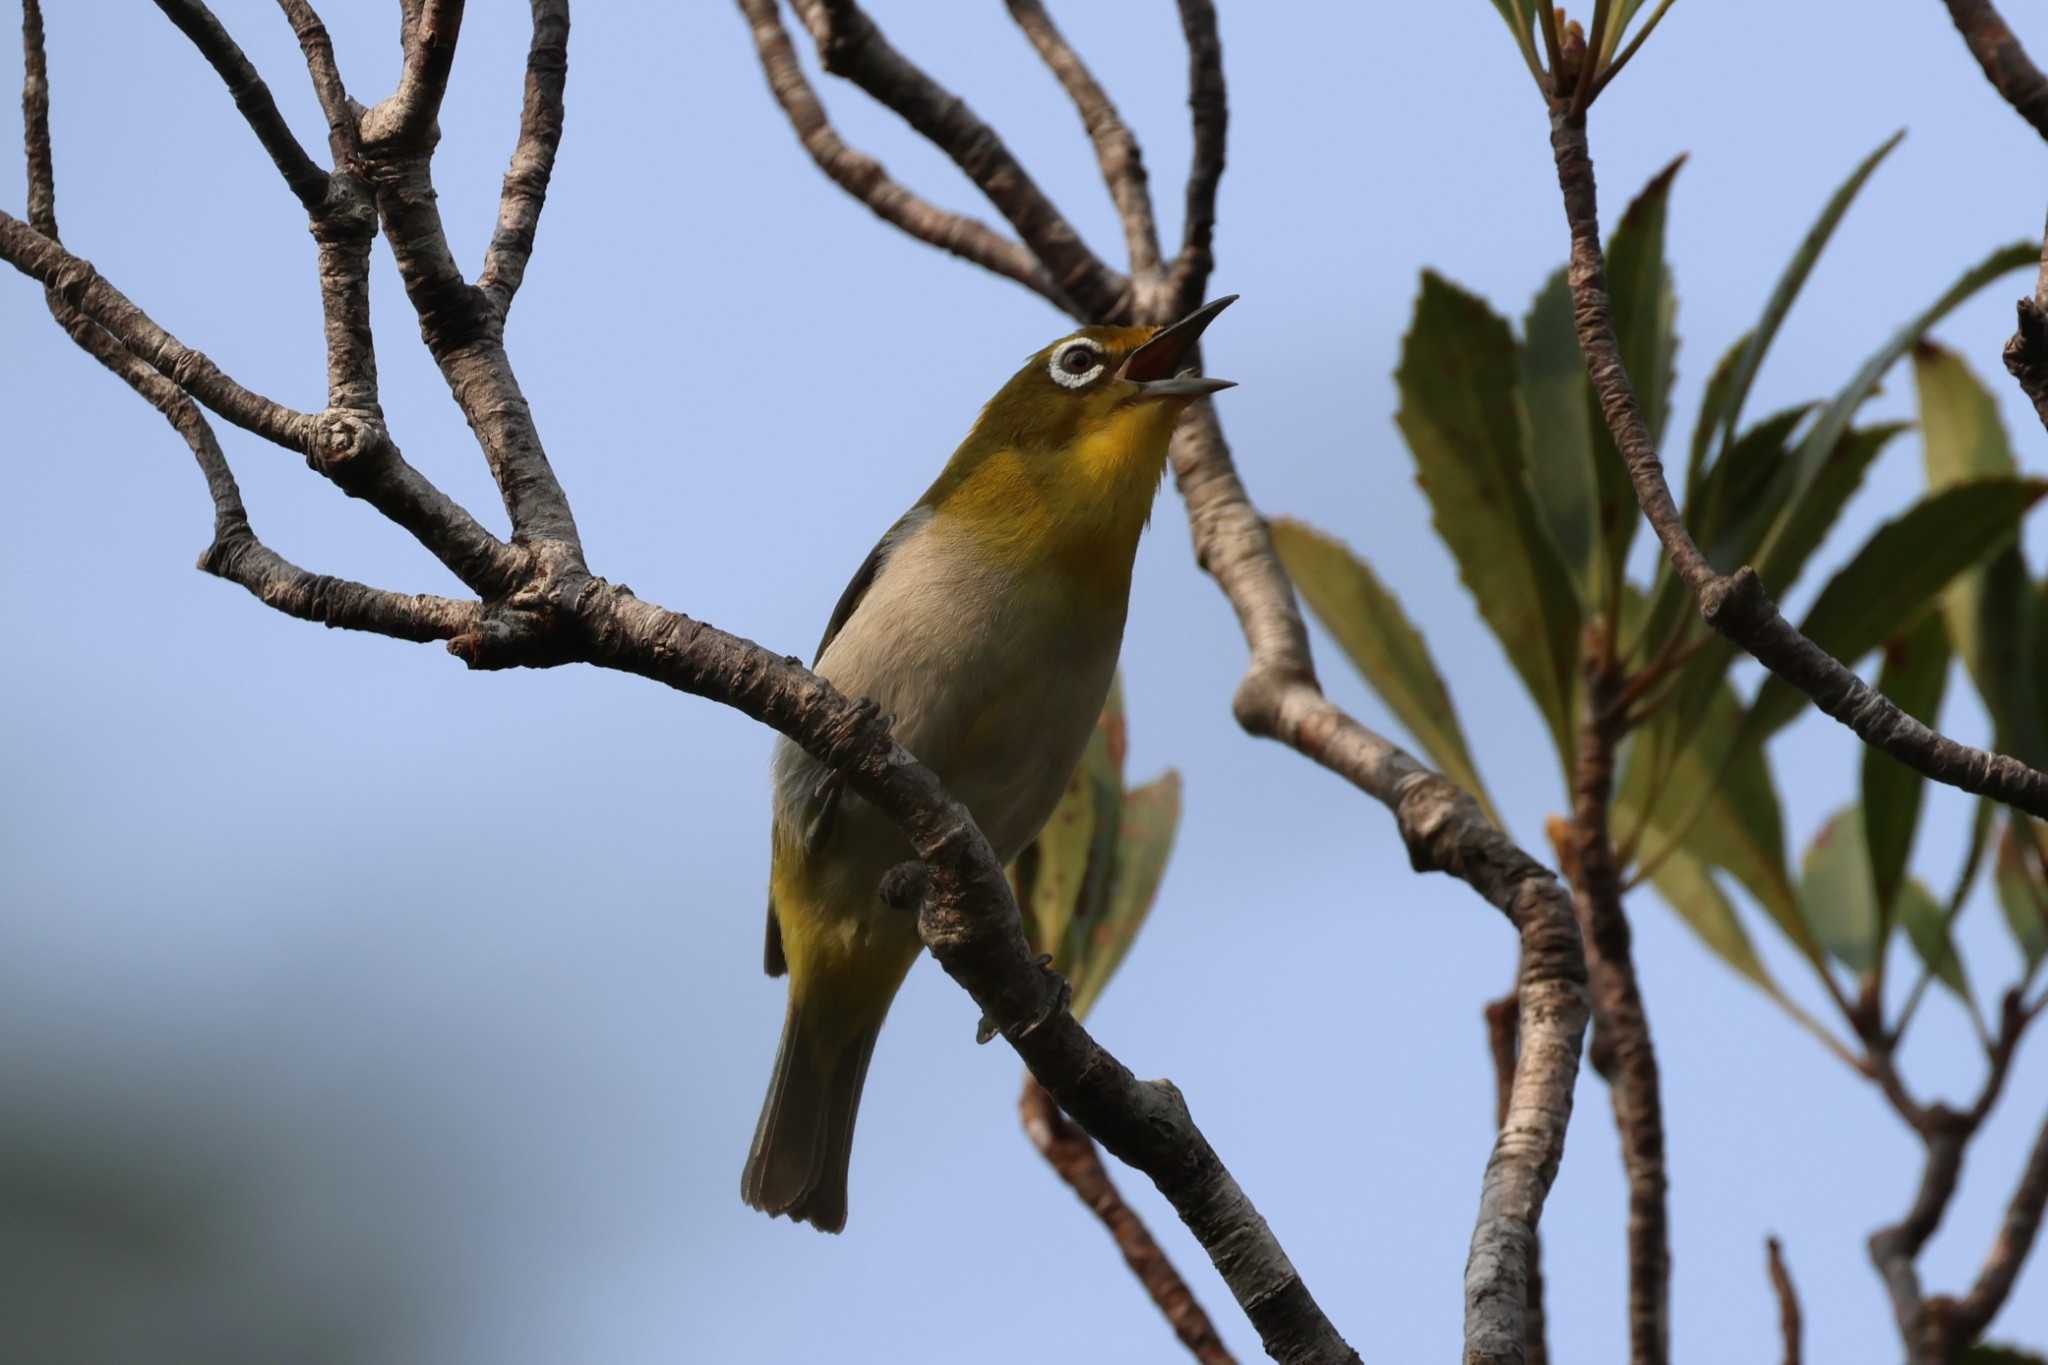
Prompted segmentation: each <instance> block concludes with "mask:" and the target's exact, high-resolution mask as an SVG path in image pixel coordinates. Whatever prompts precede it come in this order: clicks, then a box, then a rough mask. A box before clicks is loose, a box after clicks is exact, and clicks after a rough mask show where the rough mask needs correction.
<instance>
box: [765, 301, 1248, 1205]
mask: <svg viewBox="0 0 2048 1365" xmlns="http://www.w3.org/2000/svg"><path fill="white" fill-rule="evenodd" d="M1235 297H1236V296H1235V295H1231V296H1229V297H1226V298H1222V299H1218V300H1217V301H1216V302H1214V303H1211V304H1209V305H1207V306H1206V307H1203V308H1201V309H1199V310H1197V311H1195V312H1194V313H1191V314H1189V315H1188V316H1187V317H1185V318H1183V319H1181V320H1180V321H1179V322H1176V323H1174V324H1173V325H1171V326H1169V327H1157V328H1155V327H1084V328H1082V329H1081V330H1080V331H1078V332H1075V333H1073V334H1072V335H1069V336H1066V337H1063V338H1061V339H1060V340H1058V341H1056V342H1054V343H1053V344H1052V345H1050V346H1048V347H1046V348H1045V349H1044V350H1042V351H1040V352H1039V353H1038V354H1037V355H1034V356H1032V357H1031V359H1030V360H1028V361H1026V362H1025V364H1024V368H1022V369H1021V370H1019V371H1017V373H1016V374H1015V375H1014V376H1012V377H1011V379H1010V382H1009V383H1007V384H1005V385H1003V387H1002V389H1001V391H1000V392H998V393H997V394H996V396H995V397H994V398H992V399H990V400H989V402H988V405H987V406H986V407H984V408H983V409H982V411H981V416H980V418H979V419H978V420H976V422H975V424H974V428H973V430H971V431H969V432H968V433H967V439H966V440H965V441H963V442H961V444H960V448H959V449H958V450H956V451H955V452H954V453H953V458H952V459H951V460H949V461H947V463H946V467H945V469H944V471H942V472H941V473H940V475H939V477H938V480H937V482H935V483H934V484H932V486H931V488H930V489H928V490H927V491H926V492H925V495H924V496H923V497H922V498H920V499H918V501H917V505H916V506H914V507H912V508H911V509H910V511H908V512H906V513H905V514H904V515H903V516H902V518H901V519H899V520H898V521H897V523H896V524H895V525H894V526H892V527H890V528H889V531H888V533H887V534H886V535H884V536H883V537H882V540H881V543H880V544H879V545H877V546H875V549H874V552H873V553H872V554H870V555H869V556H868V557H867V562H866V563H864V564H862V565H861V566H860V571H859V572H858V573H856V574H855V575H854V576H853V582H852V583H851V584H849V585H848V586H847V589H846V592H845V593H844V594H843V595H842V596H841V597H840V599H839V605H838V606H837V607H835V608H834V609H833V611H832V619H831V622H830V624H828V625H827V626H826V627H825V638H824V639H823V640H822V641H821V642H820V643H819V646H818V656H817V661H816V664H815V667H816V669H817V671H818V673H819V675H820V676H822V677H824V678H826V679H828V680H830V681H831V682H832V683H833V685H834V686H836V687H838V688H839V690H840V691H842V692H845V693H847V694H848V695H849V696H855V697H865V698H868V699H869V700H871V701H873V702H874V703H875V704H876V705H878V706H879V707H880V708H881V709H882V711H883V713H884V714H886V715H888V716H891V717H893V722H892V724H893V731H894V734H895V736H896V738H897V740H898V741H900V742H901V743H902V744H903V745H904V747H905V748H907V749H909V750H910V752H911V753H913V754H915V755H916V756H917V757H918V759H919V760H921V761H922V762H923V763H925V764H926V765H927V766H929V767H930V768H931V769H932V770H933V771H934V772H936V773H937V774H938V776H939V778H940V779H941V780H942V781H944V783H945V784H946V787H947V789H948V790H949V791H950V792H951V793H952V794H953V795H954V796H955V797H956V798H958V799H959V800H960V801H962V802H964V803H965V804H966V806H967V808H968V810H969V811H971V812H972V813H973V815H974V819H975V823H976V824H978V825H979V826H980V827H981V832H982V833H983V834H984V835H986V836H987V838H988V841H989V844H990V846H991V847H992V848H993V849H994V850H995V855H996V857H997V858H998V859H999V860H1000V861H1002V862H1004V863H1008V862H1009V861H1010V860H1011V859H1013V858H1015V857H1016V856H1017V855H1018V854H1019V853H1021V852H1022V851H1023V850H1024V847H1025V846H1026V845H1027V844H1029V843H1030V842H1031V840H1032V839H1034V838H1036V837H1037V835H1038V831H1039V829H1040V827H1041V826H1043V825H1044V823H1045V821H1046V819H1047V818H1048V817H1049V816H1050V815H1051V814H1052V810H1053V807H1054V806H1055V805H1056V804H1057V803H1058V801H1059V798H1060V793H1061V792H1062V791H1063V790H1064V789H1065V787H1066V783H1067V778H1068V776H1069V774H1070V773H1072V771H1073V769H1074V765H1075V764H1076V763H1077V762H1078V761H1079V759H1080V757H1081V752H1082V749H1083V747H1084V746H1085V745H1086V744H1087V741H1088V735H1089V733H1090V731H1091V730H1092V729H1093V728H1094V725H1095V718H1096V716H1097V714H1098V713H1099V712H1100V711H1101V710H1102V705H1103V702H1104V699H1105V698H1106V696H1107V695H1108V691H1109V685H1110V679H1111V676H1112V675H1113V674H1114V672H1115V670H1116V661H1117V652H1118V650H1119V649H1120V648H1121V646H1122V643H1123V632H1124V613H1125V610H1126V608H1127V606H1128V605H1129V600H1130V590H1131V563H1132V560H1133V558H1134V556H1135V555H1136V554H1137V548H1138V537H1139V534H1140V533H1141V532H1142V531H1143V530H1144V527H1145V522H1146V520H1147V518H1148V517H1149V516H1150V515H1151V510H1152V499H1153V495H1154V494H1155V493H1156V492H1157V491H1158V488H1159V481H1160V475H1161V473H1162V472H1163V471H1164V469H1165V467H1166V446H1167V440H1168V438H1169V437H1170V436H1171V435H1172V433H1173V427H1174V423H1175V422H1176V420H1178V418H1179V417H1180V414H1181V412H1182V410H1183V409H1185V408H1186V407H1187V405H1188V404H1189V403H1191V402H1193V401H1194V400H1196V399H1198V398H1201V397H1204V396H1205V395H1208V394H1211V393H1215V392H1217V391H1218V390H1220V389H1226V388H1229V387H1230V381H1229V380H1225V379H1206V378H1202V377H1200V376H1198V375H1196V374H1195V372H1194V370H1193V369H1192V368H1190V367H1189V366H1190V362H1191V361H1192V360H1193V358H1194V348H1195V343H1196V339H1197V338H1199V337H1200V336H1201V334H1202V330H1203V329H1204V328H1205V327H1207V326H1208V325H1209V323H1210V322H1211V321H1212V320H1214V318H1215V317H1216V315H1217V314H1218V313H1220V312H1222V311H1223V309H1224V308H1225V307H1226V306H1228V305H1229V304H1230V302H1231V301H1232V299H1234V298H1235ZM774 783H775V812H774V813H775V827H774V840H773V854H772V865H771V869H770V873H769V904H768V944H767V968H768V974H769V975H770V976H780V975H782V974H783V973H784V972H785V971H786V972H787V973H788V975H789V1012H788V1014H787V1016H786V1017H785V1019H784V1022H783V1026H782V1047H781V1051H780V1053H779V1054H778V1055H777V1057H776V1059H775V1074H774V1077H773V1079H771V1080H770V1081H769V1084H768V1098H767V1100H766V1102H765V1103H764V1104H763V1105H762V1108H761V1120H760V1123H759V1125H758V1126H757V1127H756V1129H755V1130H754V1145H753V1150H752V1151H751V1152H750V1153H749V1154H748V1157H747V1166H746V1171H745V1173H744V1174H743V1175H742V1177H741V1179H740V1192H741V1195H742V1196H743V1197H744V1198H745V1199H746V1201H747V1203H749V1204H751V1205H753V1206H754V1207H755V1208H758V1209H763V1210H765V1211H767V1212H768V1213H771V1214H787V1215H789V1217H791V1218H793V1219H796V1220H797V1221H800V1222H807V1223H810V1224H812V1225H814V1226H816V1227H818V1228H820V1229H823V1230H824V1231H826V1232H837V1231H839V1230H840V1229H841V1228H843V1227H845V1226H846V1169H847V1161H848V1158H849V1157H850V1155H851V1153H852V1150H853V1123H854V1117H855V1114H856V1111H857V1110H858V1109H859V1107H860V1092H861V1085H862V1083H863V1082H864V1081H865V1080H866V1079H867V1070H868V1059H869V1058H870V1057H871V1056H872V1055H873V1054H874V1049H875V1037H876V1035H877V1034H879V1033H880V1032H881V1028H882V1019H883V1016H884V1015H886V1014H887V1013H888V1011H889V1003H890V1001H891V1000H893V999H894V998H895V995H896V988H897V987H898V986H900V985H901V984H902V982H903V977H904V974H905V973H906V972H908V971H909V970H910V964H911V963H912V962H913V961H914V960H916V957H917V953H918V948H919V942H918V936H917V925H916V922H915V916H914V915H912V914H908V913H905V912H904V911H902V910H899V909H895V908H892V907H890V906H888V905H886V904H884V903H883V901H882V899H881V897H880V895H879V894H878V889H879V887H880V884H881V881H882V879H883V877H884V875H885V874H887V873H888V871H889V870H890V869H891V868H892V867H895V866H896V865H898V864H900V863H903V862H905V861H906V860H908V859H910V858H911V857H912V853H911V849H910V845H909V843H908V841H906V840H905V838H904V837H903V835H902V833H901V832H900V831H899V830H898V829H897V828H896V826H895V825H894V824H893V823H891V822H890V821H889V820H888V819H887V818H885V817H884V816H883V815H882V814H881V813H880V812H878V811H877V810H875V809H874V808H873V807H872V806H870V805H869V804H868V803H866V802H865V801H862V800H861V799H860V798H859V797H857V796H854V795H852V794H851V793H845V792H843V791H842V789H841V787H840V785H839V781H838V779H837V776H836V775H835V774H834V773H833V772H832V771H831V770H830V769H827V768H826V767H825V766H824V765H822V764H821V763H819V762H818V761H817V760H816V759H814V758H812V757H811V756H810V755H809V754H807V753H805V752H804V751H803V750H802V749H800V748H798V747H797V746H796V745H794V744H792V743H790V742H789V741H788V740H786V739H785V740H782V741H780V742H779V743H778V744H777V746H776V751H775V772H774Z"/></svg>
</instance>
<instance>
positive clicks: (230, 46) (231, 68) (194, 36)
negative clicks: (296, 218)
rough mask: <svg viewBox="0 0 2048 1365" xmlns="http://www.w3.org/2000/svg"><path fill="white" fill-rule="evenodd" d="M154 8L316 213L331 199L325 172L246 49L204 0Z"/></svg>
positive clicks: (168, 1) (178, 0)
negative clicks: (213, 75) (216, 76)
mask: <svg viewBox="0 0 2048 1365" xmlns="http://www.w3.org/2000/svg"><path fill="white" fill-rule="evenodd" d="M156 7H157V8H158V9H160V10H162V11H163V12H164V15H165V16H166V17H167V18H169V19H170V21H171V22H172V23H174V24H176V25H177V26H178V28H179V30H180V31H181V32H183V33H184V35H185V36H186V37H187V38H190V39H191V40H192V45H193V46H194V47H196V48H198V49H199V52H200V55H201V56H203V57H205V58H206V60H207V63H208V64H209V65H210V66H212V67H213V69H214V70H215V71H217V72H219V73H220V78H221V80H223V81H225V82H226V83H227V87H228V94H229V95H231V96H233V97H234V101H235V107H236V108H237V109H239V110H241V111H242V117H243V119H245V120H246V121H247V122H248V124H249V128H250V130H251V131H252V132H254V133H255V134H256V140H257V141H259V142H261V143H262V144H263V150H264V151H266V152H268V153H270V159H271V160H272V161H273V162H275V163H276V164H277V169H278V171H279V172H280V173H281V174H282V175H283V176H284V183H285V184H286V185H288V186H290V187H291V192H292V193H293V194H295V195H297V196H298V200H299V202H300V203H301V204H303V205H305V207H306V210H307V212H309V213H310V212H312V211H313V210H315V209H317V208H318V207H319V205H320V201H321V200H322V199H323V198H325V197H326V195H327V172H325V171H323V170H321V169H320V168H319V167H318V166H317V165H315V164H314V162H313V158H312V157H310V156H307V155H306V149H305V148H303V147H301V146H300V145H299V140H298V139H297V138H295V137H293V136H292V130H291V128H290V127H289V126H288V125H287V124H286V123H285V121H284V115H282V114H280V113H278V112H277V101H276V100H274V99H272V98H271V97H270V87H269V86H267V85H265V84H264V83H263V77H261V76H259V75H258V74H256V68H255V67H254V66H252V65H250V63H249V59H248V58H247V57H246V56H244V55H242V49H241V48H240V47H238V46H236V45H235V40H234V39H233V38H231V37H229V36H228V31H227V30H226V29H225V28H223V27H221V22H220V20H218V19H216V18H214V17H213V11H212V10H210V9H208V8H207V7H206V6H205V5H204V4H202V3H200V0H156Z"/></svg>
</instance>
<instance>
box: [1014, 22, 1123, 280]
mask: <svg viewBox="0 0 2048 1365" xmlns="http://www.w3.org/2000/svg"><path fill="white" fill-rule="evenodd" d="M1006 3H1007V4H1008V5H1009V7H1010V17H1011V18H1012V19H1014V20H1016V21H1017V27H1018V28H1020V29H1022V30H1023V31H1024V36H1025V37H1026V38H1029V39H1030V40H1031V45H1032V46H1033V47H1034V48H1036V49H1038V55H1039V57H1040V58H1042V59H1043V60H1044V62H1045V64H1046V67H1047V68H1048V69H1049V70H1051V72H1052V74H1053V76H1054V78H1055V79H1057V80H1058V81H1059V83H1060V88H1061V89H1062V90H1064V91H1066V92H1067V98H1068V99H1069V100H1072V101H1073V104H1074V111H1075V112H1076V113H1078V114H1079V115H1080V116H1081V126H1082V127H1083V128H1085V129H1087V130H1088V140H1089V141H1090V142H1092V143H1093V144H1094V145H1095V160H1096V162H1097V163H1098V164H1099V165H1100V166H1101V167H1102V182H1103V184H1104V185H1106V186H1108V188H1109V197H1110V200H1111V202H1112V203H1114V204H1115V205H1116V214H1117V219H1118V221H1120V222H1121V223H1122V224H1123V228H1124V246H1125V249H1126V250H1127V251H1129V253H1130V264H1131V275H1132V277H1133V278H1134V279H1135V278H1137V277H1140V276H1147V275H1152V274H1154V273H1156V272H1157V271H1158V269H1159V227H1158V224H1157V223H1156V222H1154V221H1153V216H1152V190H1151V187H1150V185H1149V184H1148V183H1147V180H1146V176H1145V156H1144V153H1142V152H1141V151H1139V150H1138V139H1137V138H1135V137H1133V136H1132V135H1131V130H1130V128H1129V127H1128V126H1127V125H1126V124H1125V123H1124V120H1123V115H1121V114H1119V113H1118V112H1117V108H1116V102H1115V101H1114V100H1112V99H1110V97H1109V94H1108V92H1106V91H1105V90H1103V88H1102V85H1101V83H1100V82H1099V81H1097V80H1096V79H1095V74H1094V73H1093V72H1091V71H1090V70H1089V69H1088V66H1087V63H1085V62H1083V61H1082V60H1081V57H1080V54H1079V53H1077V52H1075V51H1074V48H1073V45H1072V44H1071V43H1069V42H1068V41H1067V39H1066V35H1064V34H1062V33H1061V32H1060V31H1059V28H1058V26H1057V25H1055V24H1054V23H1053V21H1052V16H1051V15H1049V14H1047V13H1046V12H1045V6H1044V5H1042V4H1040V3H1039V0H1006Z"/></svg>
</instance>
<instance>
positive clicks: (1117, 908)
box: [1072, 772, 1180, 1018]
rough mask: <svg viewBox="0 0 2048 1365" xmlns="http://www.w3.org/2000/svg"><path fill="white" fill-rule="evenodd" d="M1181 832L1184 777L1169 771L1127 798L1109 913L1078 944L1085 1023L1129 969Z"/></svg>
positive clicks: (1079, 1003) (1077, 997)
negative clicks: (1126, 964)
mask: <svg viewBox="0 0 2048 1365" xmlns="http://www.w3.org/2000/svg"><path fill="white" fill-rule="evenodd" d="M1179 827H1180V774H1179V773H1174V772H1169V773H1167V774H1165V775H1164V776H1163V777H1159V778H1157V779H1155V780H1153V781H1151V782H1148V783H1146V784H1145V785H1144V786H1142V787H1138V788H1136V789H1134V790H1132V791H1130V792H1129V793H1127V794H1126V795H1125V796H1124V800H1123V811H1122V821H1121V823H1120V824H1119V826H1118V830H1117V841H1116V864H1115V869H1114V872H1113V873H1112V875H1111V879H1110V888H1109V908H1108V913H1107V914H1105V915H1104V916H1103V917H1102V920H1101V922H1100V923H1098V924H1096V925H1094V926H1092V927H1091V928H1090V929H1089V930H1088V932H1087V936H1086V940H1085V942H1081V943H1076V944H1075V945H1074V952H1075V956H1076V959H1077V966H1076V968H1075V971H1074V975H1073V977H1072V981H1073V987H1074V1004H1073V1010H1074V1016H1075V1017H1076V1018H1081V1017H1083V1016H1085V1015H1086V1014H1087V1012H1088V1011H1089V1010H1090V1009H1091V1008H1093V1006H1094V1004H1095V1002H1096V1000H1098V999H1100V998H1101V995H1102V989H1103V987H1105V986H1107V985H1108V984H1109V978H1110V977H1111V976H1112V975H1114V974H1115V972H1116V969H1117V968H1118V967H1120V966H1122V965H1123V960H1124V955H1125V954H1127V953H1128V952H1130V950H1131V942H1132V940H1134V939H1135V938H1137V936H1138V930H1139V928H1140V927H1141V926H1142V925H1143V924H1144V923H1145V917H1146V916H1147V915H1148V914H1150V913H1151V910H1152V902H1153V900H1154V899H1155V898H1157V896H1158V895H1159V882H1160V879H1161V878H1162V877H1163V876H1164V875H1165V874H1166V860H1167V857H1168V855H1169V854H1171V853H1172V852H1173V839H1174V834H1175V833H1176V832H1177V831H1178V829H1179Z"/></svg>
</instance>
